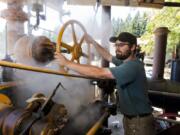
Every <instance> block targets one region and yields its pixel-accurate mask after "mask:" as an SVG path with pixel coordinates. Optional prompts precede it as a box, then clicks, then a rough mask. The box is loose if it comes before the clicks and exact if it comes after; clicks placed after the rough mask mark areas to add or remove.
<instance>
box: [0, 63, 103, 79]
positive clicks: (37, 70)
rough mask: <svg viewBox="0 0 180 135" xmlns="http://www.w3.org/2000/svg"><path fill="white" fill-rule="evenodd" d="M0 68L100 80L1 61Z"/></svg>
mask: <svg viewBox="0 0 180 135" xmlns="http://www.w3.org/2000/svg"><path fill="white" fill-rule="evenodd" d="M0 66H4V67H10V68H16V69H22V70H28V71H34V72H41V73H46V74H55V75H61V76H68V77H76V78H84V79H95V80H96V79H101V78H94V77H86V76H82V75H75V74H67V73H61V72H59V71H55V70H50V69H46V68H39V67H32V66H27V65H23V64H17V63H13V62H7V61H2V60H1V61H0Z"/></svg>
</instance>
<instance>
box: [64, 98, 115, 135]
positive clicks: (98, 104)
mask: <svg viewBox="0 0 180 135" xmlns="http://www.w3.org/2000/svg"><path fill="white" fill-rule="evenodd" d="M110 114H112V115H115V114H116V105H114V104H107V103H104V102H103V101H99V100H98V101H95V102H93V103H90V104H89V105H86V106H82V107H81V108H80V109H79V111H78V112H77V113H76V114H74V115H73V116H71V117H70V118H69V123H67V124H66V126H65V127H64V129H63V131H62V134H61V135H110V133H111V131H110V130H109V129H108V128H107V126H106V123H105V122H106V120H107V119H108V117H109V115H110Z"/></svg>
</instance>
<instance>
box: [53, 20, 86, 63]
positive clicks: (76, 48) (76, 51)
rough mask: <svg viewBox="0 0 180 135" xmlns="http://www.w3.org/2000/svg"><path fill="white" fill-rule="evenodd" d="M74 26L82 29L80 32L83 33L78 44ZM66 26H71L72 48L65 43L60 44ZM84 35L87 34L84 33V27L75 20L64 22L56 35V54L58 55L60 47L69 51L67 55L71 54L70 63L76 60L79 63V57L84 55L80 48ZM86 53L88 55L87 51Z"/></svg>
mask: <svg viewBox="0 0 180 135" xmlns="http://www.w3.org/2000/svg"><path fill="white" fill-rule="evenodd" d="M74 25H78V26H79V27H80V28H81V29H82V31H83V35H82V37H81V39H80V41H79V42H78V41H77V37H76V33H75V27H74ZM68 26H71V28H72V35H73V46H71V45H68V44H67V43H64V42H62V39H63V34H64V31H65V29H66V28H67V27H68ZM85 34H87V32H86V30H85V28H84V26H83V25H82V24H81V23H80V22H78V21H76V20H70V21H68V22H66V23H65V24H64V25H63V26H62V27H61V29H60V32H59V34H58V38H57V44H56V52H57V53H60V50H61V48H62V47H63V48H66V49H67V50H68V51H69V53H71V54H72V57H71V59H70V60H71V61H74V60H76V61H77V63H80V60H79V59H80V57H81V56H85V54H84V53H83V52H82V47H81V46H82V44H83V42H84V37H85ZM88 53H89V51H88ZM86 56H87V55H86Z"/></svg>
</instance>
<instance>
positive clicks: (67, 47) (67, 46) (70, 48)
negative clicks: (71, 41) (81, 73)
mask: <svg viewBox="0 0 180 135" xmlns="http://www.w3.org/2000/svg"><path fill="white" fill-rule="evenodd" d="M61 45H62V47H64V48H66V49H67V50H68V51H69V52H72V50H73V47H72V46H70V45H68V44H66V43H64V42H61Z"/></svg>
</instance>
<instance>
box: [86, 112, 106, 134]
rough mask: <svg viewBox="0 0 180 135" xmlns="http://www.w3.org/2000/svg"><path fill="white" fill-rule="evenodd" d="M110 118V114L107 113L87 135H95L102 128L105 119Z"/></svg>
mask: <svg viewBox="0 0 180 135" xmlns="http://www.w3.org/2000/svg"><path fill="white" fill-rule="evenodd" d="M108 116H109V113H108V112H105V113H104V114H103V116H102V117H101V118H100V119H99V120H98V121H97V122H96V123H95V124H94V126H93V127H92V128H91V129H90V130H89V131H88V133H87V134H86V135H95V133H96V132H97V130H98V129H99V128H100V127H101V126H102V124H103V122H104V121H105V119H106V118H107V117H108Z"/></svg>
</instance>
